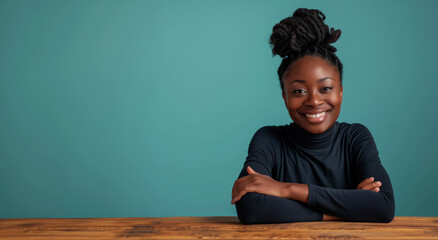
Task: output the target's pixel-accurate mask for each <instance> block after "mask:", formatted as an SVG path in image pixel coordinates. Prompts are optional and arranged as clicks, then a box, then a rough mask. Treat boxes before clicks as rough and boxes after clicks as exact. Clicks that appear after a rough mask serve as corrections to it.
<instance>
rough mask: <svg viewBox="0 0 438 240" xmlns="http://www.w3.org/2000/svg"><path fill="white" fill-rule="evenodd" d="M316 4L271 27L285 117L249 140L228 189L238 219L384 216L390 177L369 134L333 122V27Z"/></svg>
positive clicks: (336, 67)
mask: <svg viewBox="0 0 438 240" xmlns="http://www.w3.org/2000/svg"><path fill="white" fill-rule="evenodd" d="M324 19H325V16H324V14H323V13H322V12H321V11H319V10H309V9H298V10H296V11H295V13H294V14H293V16H292V17H288V18H286V19H284V20H282V21H280V23H278V24H277V25H275V26H274V28H273V33H272V36H271V44H272V46H273V49H272V51H273V53H274V54H277V55H280V56H281V57H283V61H282V63H281V65H280V67H279V69H278V76H279V79H280V86H281V89H282V96H283V99H284V103H285V105H286V108H287V110H288V112H289V115H290V117H291V119H292V120H293V123H291V124H289V125H285V126H266V127H263V128H261V129H259V130H258V131H257V132H256V133H255V135H254V137H253V138H252V140H251V143H250V145H249V150H248V157H247V159H246V161H245V164H244V167H243V169H242V171H241V173H240V175H239V178H238V179H237V180H236V182H235V183H234V186H233V189H232V201H231V202H232V203H233V204H234V203H236V209H237V214H238V217H239V219H240V221H241V222H242V223H245V224H251V223H279V222H297V221H321V220H346V221H367V222H390V221H391V220H392V219H393V218H394V212H395V204H394V196H393V190H392V185H391V181H390V179H389V176H388V174H387V172H386V170H385V169H384V168H383V166H382V164H381V161H380V158H379V154H378V151H377V147H376V144H375V142H374V140H373V137H372V135H371V133H370V132H369V131H368V129H367V128H366V127H365V126H363V125H362V124H357V123H356V124H349V123H339V122H337V121H336V120H337V118H338V116H339V113H340V110H341V103H342V93H343V87H342V68H343V66H342V63H341V62H340V60H339V59H338V57H337V56H336V55H335V52H336V48H334V47H333V46H331V45H330V44H331V43H334V42H336V40H337V39H338V38H339V36H340V34H341V31H340V30H336V31H335V30H334V29H333V28H331V29H330V30H329V28H328V26H327V25H326V24H324Z"/></svg>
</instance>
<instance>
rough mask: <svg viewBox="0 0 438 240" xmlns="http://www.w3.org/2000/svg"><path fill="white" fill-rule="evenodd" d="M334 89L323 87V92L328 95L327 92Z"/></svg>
mask: <svg viewBox="0 0 438 240" xmlns="http://www.w3.org/2000/svg"><path fill="white" fill-rule="evenodd" d="M332 89H333V87H323V88H321V92H322V93H327V92H330V91H331V90H332Z"/></svg>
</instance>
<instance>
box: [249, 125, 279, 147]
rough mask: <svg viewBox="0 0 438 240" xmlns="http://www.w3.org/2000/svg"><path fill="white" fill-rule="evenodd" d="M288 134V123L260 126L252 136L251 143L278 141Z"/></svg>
mask: <svg viewBox="0 0 438 240" xmlns="http://www.w3.org/2000/svg"><path fill="white" fill-rule="evenodd" d="M286 134H287V125H285V126H264V127H261V128H259V129H258V130H257V131H256V132H255V134H254V136H253V137H252V140H251V143H255V144H258V145H262V144H268V143H276V142H277V143H278V142H280V141H282V139H284V136H285V135H286Z"/></svg>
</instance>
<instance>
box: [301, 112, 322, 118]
mask: <svg viewBox="0 0 438 240" xmlns="http://www.w3.org/2000/svg"><path fill="white" fill-rule="evenodd" d="M326 113H327V112H322V113H317V114H307V113H306V117H308V118H320V117H324V116H325V114H326Z"/></svg>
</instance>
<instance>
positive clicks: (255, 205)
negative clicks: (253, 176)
mask: <svg viewBox="0 0 438 240" xmlns="http://www.w3.org/2000/svg"><path fill="white" fill-rule="evenodd" d="M263 202H264V196H263V195H261V194H256V193H247V194H245V195H244V196H243V197H242V198H241V199H240V200H239V201H237V202H236V211H237V217H238V218H239V221H240V222H241V223H242V224H261V223H266V219H265V217H264V214H263V213H262V209H263V207H262V206H261V204H263Z"/></svg>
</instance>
